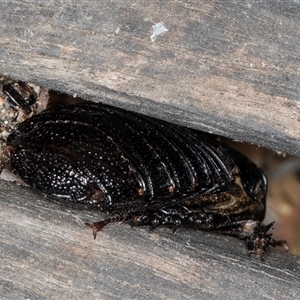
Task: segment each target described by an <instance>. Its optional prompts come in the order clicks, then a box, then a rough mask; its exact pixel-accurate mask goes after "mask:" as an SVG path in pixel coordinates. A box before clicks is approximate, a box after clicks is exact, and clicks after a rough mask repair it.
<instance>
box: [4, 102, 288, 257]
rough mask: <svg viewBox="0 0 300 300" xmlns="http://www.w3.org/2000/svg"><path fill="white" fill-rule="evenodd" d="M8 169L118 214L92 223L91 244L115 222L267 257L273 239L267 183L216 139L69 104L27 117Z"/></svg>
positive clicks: (13, 141) (12, 141)
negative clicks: (239, 241)
mask: <svg viewBox="0 0 300 300" xmlns="http://www.w3.org/2000/svg"><path fill="white" fill-rule="evenodd" d="M7 146H8V149H9V151H10V156H11V161H10V167H11V170H12V171H13V172H15V173H17V174H18V175H19V176H20V177H21V178H22V179H23V180H24V181H25V182H26V183H28V184H29V185H31V186H33V187H35V188H37V189H39V190H41V191H43V192H45V193H47V194H51V195H54V196H56V197H59V198H61V199H64V200H70V201H75V202H81V203H86V204H90V205H94V206H98V207H99V209H100V210H102V211H104V212H107V213H110V214H112V215H113V216H112V217H111V218H108V219H106V220H103V221H100V222H95V223H93V224H87V225H88V226H90V227H91V228H92V229H93V232H94V237H96V234H97V232H98V231H99V230H101V229H102V228H103V227H104V226H105V225H107V224H109V223H114V222H115V221H124V222H129V223H131V224H132V225H150V228H151V229H154V228H156V227H157V226H159V225H171V226H173V228H174V231H175V230H176V229H177V228H178V227H179V226H180V225H188V226H193V227H195V228H197V229H203V230H215V231H218V232H223V233H226V234H230V235H236V236H238V237H240V238H243V239H244V240H245V242H246V245H247V247H248V250H249V254H252V253H253V254H256V255H258V256H259V257H260V258H261V259H263V258H264V255H265V251H266V249H267V248H268V247H269V246H273V247H275V246H278V245H281V246H285V247H286V248H287V246H286V243H285V241H276V240H274V239H273V238H272V234H269V233H268V230H269V229H270V228H271V227H272V225H273V223H271V224H269V225H263V224H262V220H263V218H264V215H265V208H266V193H267V180H266V177H265V175H264V174H263V172H262V171H261V170H260V169H259V168H258V167H257V166H256V165H255V164H254V163H252V162H251V161H250V160H249V159H247V158H246V157H245V156H243V155H242V154H241V153H239V152H238V151H236V150H234V149H233V148H231V147H229V146H228V145H226V144H224V143H221V142H219V141H217V140H215V139H214V138H212V137H211V136H210V135H208V134H206V133H203V132H198V131H194V130H192V129H188V128H184V127H181V126H178V125H174V124H170V123H168V122H165V121H162V120H156V119H153V118H150V117H146V116H142V115H139V114H136V113H130V112H127V111H124V110H121V109H117V108H113V107H110V106H106V105H102V104H95V103H84V104H76V105H63V106H58V107H55V108H52V109H49V110H45V111H43V112H42V113H40V114H38V115H35V116H33V117H31V118H30V119H27V120H26V121H24V122H23V123H21V124H19V126H17V127H16V128H15V130H14V131H13V133H12V134H11V135H10V136H9V137H8V139H7Z"/></svg>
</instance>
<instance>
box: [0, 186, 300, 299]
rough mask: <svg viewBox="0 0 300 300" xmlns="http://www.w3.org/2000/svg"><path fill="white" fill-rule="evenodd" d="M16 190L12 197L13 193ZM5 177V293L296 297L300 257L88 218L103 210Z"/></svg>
mask: <svg viewBox="0 0 300 300" xmlns="http://www.w3.org/2000/svg"><path fill="white" fill-rule="evenodd" d="M7 195H9V197H8V196H7ZM49 200H50V199H49V198H48V199H46V198H44V197H43V196H42V195H41V194H40V193H38V192H36V191H33V190H31V189H29V188H24V187H20V186H16V185H15V184H13V183H7V182H3V181H1V182H0V218H1V233H0V236H1V239H0V265H1V271H0V293H1V299H296V298H297V297H299V295H300V283H299V282H300V258H299V257H295V256H292V255H289V254H283V253H280V252H278V251H276V250H273V249H270V251H269V252H268V255H267V257H266V260H265V261H264V262H261V261H260V260H259V259H258V258H257V257H248V256H247V251H246V248H245V245H244V243H243V241H240V240H238V239H235V238H233V237H227V236H221V235H218V234H214V233H205V232H200V231H194V230H185V229H183V228H182V229H179V230H178V232H176V234H172V233H171V230H170V229H168V228H159V229H157V230H156V231H155V232H153V233H149V231H148V229H147V228H145V227H141V228H132V229H130V227H129V225H127V224H122V225H115V226H108V227H106V228H105V230H103V231H102V232H101V233H100V234H99V235H98V237H97V239H96V240H94V239H93V237H92V232H91V231H90V229H89V228H88V227H86V226H84V224H83V222H86V221H91V220H98V219H99V218H103V215H100V214H98V213H97V212H91V211H82V210H78V208H70V207H64V206H61V204H58V203H55V202H53V201H49Z"/></svg>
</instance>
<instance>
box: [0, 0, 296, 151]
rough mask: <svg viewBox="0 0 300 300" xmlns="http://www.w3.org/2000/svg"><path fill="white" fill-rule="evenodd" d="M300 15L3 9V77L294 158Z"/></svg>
mask: <svg viewBox="0 0 300 300" xmlns="http://www.w3.org/2000/svg"><path fill="white" fill-rule="evenodd" d="M299 14H300V4H299V3H298V2H297V1H279V0H278V1H274V0H267V1H262V2H257V1H254V0H253V1H247V2H245V1H233V0H230V1H217V0H213V1H211V0H209V1H201V2H199V1H196V0H191V1H148V2H144V1H129V0H127V1H117V0H114V1H63V2H61V1H54V0H50V1H46V2H45V1H26V2H24V1H13V2H12V1H1V3H0V34H1V43H0V53H1V55H0V73H4V74H7V75H10V76H13V77H16V78H19V79H23V80H25V81H31V82H35V83H37V84H40V85H44V86H46V87H48V88H51V89H55V90H59V91H62V92H67V93H71V94H74V93H76V94H78V95H80V96H82V97H83V98H85V99H90V100H94V101H103V102H106V103H108V102H109V103H110V104H113V105H117V106H122V107H125V108H127V109H130V110H134V111H138V112H141V113H145V114H149V115H152V116H155V117H159V118H163V119H166V120H169V121H172V122H176V123H180V124H184V125H188V126H191V127H194V128H198V129H201V130H205V131H209V132H213V133H216V134H221V135H224V136H230V137H232V138H235V139H238V140H244V141H248V142H253V143H256V144H260V145H264V146H267V147H270V148H273V149H275V150H278V151H282V152H288V153H292V154H296V155H299V154H300V150H299V149H300V147H299V146H300V139H299V136H300V129H299V128H300V127H299V112H300V103H299V99H300V90H299V81H300V80H299V79H300V70H299V62H300V59H299V53H300V51H299V44H300V36H299V32H300V23H299ZM158 22H164V24H165V26H166V28H167V29H168V31H167V32H165V33H164V34H162V35H160V36H158V38H157V40H156V41H155V42H152V41H151V39H150V36H151V35H152V25H153V24H155V23H158ZM103 97H104V98H103Z"/></svg>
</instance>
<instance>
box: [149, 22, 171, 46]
mask: <svg viewBox="0 0 300 300" xmlns="http://www.w3.org/2000/svg"><path fill="white" fill-rule="evenodd" d="M152 29H153V33H152V35H151V37H150V39H151V41H152V42H155V41H156V39H157V37H158V36H159V35H160V34H162V33H163V32H166V31H168V29H167V28H166V27H165V25H164V23H163V22H160V23H156V24H154V25H153V26H152Z"/></svg>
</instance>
